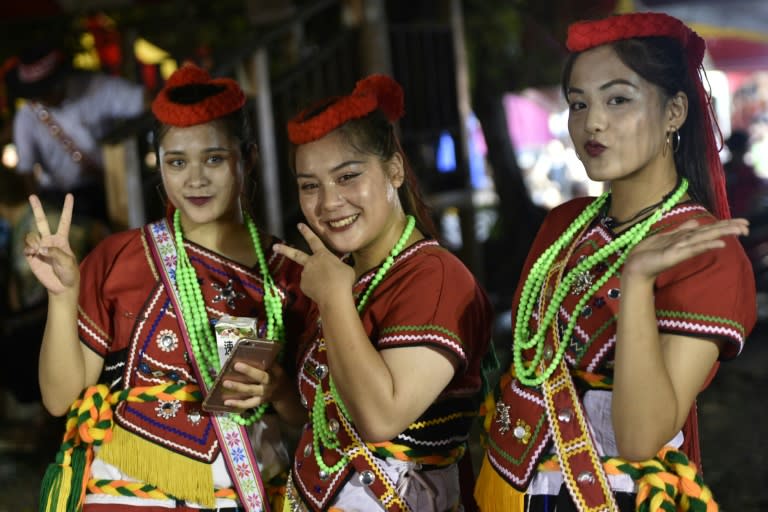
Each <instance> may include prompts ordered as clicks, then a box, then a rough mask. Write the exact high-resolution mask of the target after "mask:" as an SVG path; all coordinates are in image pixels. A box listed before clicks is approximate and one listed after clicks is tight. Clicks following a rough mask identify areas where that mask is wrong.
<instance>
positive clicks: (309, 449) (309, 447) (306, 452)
mask: <svg viewBox="0 0 768 512" xmlns="http://www.w3.org/2000/svg"><path fill="white" fill-rule="evenodd" d="M310 455H312V443H307V445H306V446H305V447H304V456H305V457H309V456H310Z"/></svg>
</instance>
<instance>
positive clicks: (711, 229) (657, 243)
mask: <svg viewBox="0 0 768 512" xmlns="http://www.w3.org/2000/svg"><path fill="white" fill-rule="evenodd" d="M748 233H749V224H748V222H747V221H746V220H744V219H728V220H721V221H718V222H715V223H712V224H706V225H700V224H699V223H698V222H697V221H696V220H690V221H688V222H685V223H684V224H681V225H680V226H679V227H678V228H677V229H675V230H673V231H670V232H668V233H660V234H657V235H654V236H650V237H648V238H646V239H645V240H643V241H642V242H640V243H639V244H637V246H635V248H634V249H632V254H630V256H629V258H628V259H627V262H626V264H625V266H624V269H625V270H624V272H623V273H633V274H636V275H640V276H643V277H645V278H651V279H653V278H655V277H656V276H658V275H659V274H660V273H662V272H664V271H665V270H668V269H670V268H672V267H674V266H675V265H677V264H678V263H681V262H683V261H685V260H687V259H689V258H693V257H694V256H698V255H699V254H702V253H704V252H707V251H711V250H713V249H718V248H721V247H725V242H724V241H723V240H722V238H723V237H726V236H744V235H747V234H748Z"/></svg>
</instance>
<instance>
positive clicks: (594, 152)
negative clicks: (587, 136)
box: [584, 140, 606, 158]
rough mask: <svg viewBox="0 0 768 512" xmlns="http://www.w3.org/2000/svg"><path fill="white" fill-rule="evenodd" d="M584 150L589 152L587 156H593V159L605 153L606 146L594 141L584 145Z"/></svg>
mask: <svg viewBox="0 0 768 512" xmlns="http://www.w3.org/2000/svg"><path fill="white" fill-rule="evenodd" d="M584 149H585V150H586V151H587V154H588V155H589V156H591V157H592V158H594V157H596V156H600V155H601V154H602V153H603V151H605V149H606V148H605V146H603V145H602V144H600V143H599V142H595V141H593V140H591V141H589V142H587V143H586V144H584Z"/></svg>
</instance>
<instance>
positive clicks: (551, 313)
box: [512, 178, 688, 386]
mask: <svg viewBox="0 0 768 512" xmlns="http://www.w3.org/2000/svg"><path fill="white" fill-rule="evenodd" d="M687 190H688V180H687V179H685V178H682V179H681V180H680V184H679V185H678V186H677V187H676V188H675V190H674V191H673V192H672V193H671V194H670V195H669V197H668V198H667V199H666V200H665V201H664V202H663V204H661V206H660V207H659V208H658V209H657V210H656V211H654V212H653V214H651V215H650V216H649V217H647V218H646V219H645V220H643V221H641V222H638V223H637V224H635V225H633V226H632V227H630V228H629V229H627V230H626V231H625V232H623V233H622V234H621V235H619V236H618V237H616V238H615V239H614V240H612V241H611V242H610V243H608V244H606V245H604V246H603V247H601V248H600V249H598V250H597V251H595V252H594V253H593V254H591V255H589V256H587V257H586V258H583V259H582V260H581V261H579V262H578V263H577V264H576V266H575V267H574V268H572V269H571V270H570V271H568V272H567V273H566V274H565V275H564V276H563V279H562V281H561V282H560V283H559V285H558V286H557V287H556V289H555V290H553V294H552V298H551V300H550V302H549V303H548V304H547V307H546V310H545V311H544V313H543V314H542V315H541V316H540V317H539V322H538V324H537V328H536V332H535V333H533V334H532V333H531V332H530V319H531V317H532V315H533V309H534V307H535V306H536V304H537V302H538V301H539V297H540V295H541V294H542V292H543V291H544V290H543V287H544V285H545V281H546V279H547V276H548V275H549V273H550V270H551V269H552V266H553V265H555V263H556V262H557V259H558V256H559V255H560V254H561V252H562V251H563V249H565V248H567V247H568V246H569V244H571V243H576V241H575V240H574V238H575V237H576V236H577V233H580V232H581V230H582V228H584V227H585V226H587V225H588V223H590V222H592V220H593V219H594V218H595V217H596V216H597V215H599V213H600V211H601V210H602V208H603V205H604V204H605V202H606V200H607V199H608V197H609V196H610V192H605V193H603V194H602V195H601V196H600V197H598V198H597V199H595V200H594V201H593V202H592V203H590V204H589V206H587V208H586V209H585V210H584V211H583V212H581V214H580V215H579V216H578V217H577V218H576V220H574V221H573V222H572V223H571V225H570V226H568V229H566V230H565V233H563V234H562V235H561V236H560V237H559V238H558V239H557V240H556V241H555V243H553V244H552V245H551V246H549V247H548V248H547V250H546V251H544V253H543V254H542V255H541V256H539V258H538V259H537V260H536V262H535V263H534V264H533V266H532V267H531V270H530V272H529V273H528V277H527V278H526V280H525V284H524V285H523V290H522V292H521V295H520V303H519V305H518V308H517V316H516V320H515V330H514V338H513V343H512V348H513V350H512V352H513V364H514V369H515V376H516V377H517V379H518V380H519V381H520V382H521V383H522V384H524V385H526V386H539V385H541V384H542V383H543V382H544V381H545V380H547V379H548V378H549V377H550V376H551V375H552V373H554V371H555V369H556V368H557V366H558V365H559V364H560V361H561V360H562V358H563V356H564V355H565V351H566V349H567V348H568V344H569V341H570V339H571V335H572V334H573V330H574V327H575V326H576V321H577V320H578V318H579V315H577V314H572V315H571V316H570V318H569V319H568V323H567V325H566V327H565V329H564V331H563V334H562V336H561V340H560V344H559V345H558V347H557V352H555V353H554V354H553V357H552V360H551V361H550V362H549V364H548V365H547V366H546V367H545V368H542V369H540V368H539V365H540V363H541V359H542V356H543V353H544V344H545V339H546V333H547V330H548V329H549V328H550V327H551V326H552V323H553V322H557V313H558V311H559V310H560V307H561V306H562V304H563V301H564V300H565V297H566V296H567V295H568V293H569V291H570V290H571V287H572V286H573V284H574V282H575V281H576V280H577V279H578V277H579V276H581V275H582V274H583V273H584V272H586V271H588V270H589V269H591V268H592V267H594V266H595V265H597V264H599V263H601V262H603V261H605V260H607V259H608V258H609V257H610V256H611V255H613V254H615V253H617V252H620V255H619V257H618V258H617V259H616V261H614V262H613V263H612V264H611V265H610V266H609V267H608V269H607V270H606V271H605V272H604V273H603V275H602V276H600V278H598V279H597V280H596V282H595V283H593V284H591V285H590V287H589V289H588V290H587V291H586V292H585V293H584V294H583V295H582V296H581V298H580V299H579V301H578V303H577V304H576V307H575V308H574V311H581V310H582V309H583V308H584V306H585V305H586V303H587V301H589V299H590V298H591V297H592V296H593V295H594V294H595V293H596V292H597V290H599V289H600V288H601V287H602V286H603V285H604V284H605V283H606V282H607V281H608V279H609V278H610V277H611V276H612V275H613V274H614V273H615V272H616V271H617V270H618V269H619V268H620V267H621V265H623V263H624V260H626V259H627V257H628V256H629V254H630V252H631V250H632V248H634V247H635V246H636V245H637V244H638V243H640V242H641V241H642V240H643V238H645V236H646V235H647V234H648V231H649V230H650V229H651V226H653V225H654V224H655V223H656V222H658V221H659V219H661V217H662V215H664V214H665V213H666V212H668V211H669V210H670V209H672V208H673V207H674V206H675V205H676V204H677V203H678V202H679V201H680V199H681V198H682V197H683V196H684V195H685V192H686V191H687ZM566 263H567V262H563V264H566ZM530 349H535V352H534V355H533V358H532V359H531V360H530V361H523V352H524V351H526V350H530Z"/></svg>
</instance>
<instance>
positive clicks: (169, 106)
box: [152, 64, 245, 126]
mask: <svg viewBox="0 0 768 512" xmlns="http://www.w3.org/2000/svg"><path fill="white" fill-rule="evenodd" d="M193 84H201V85H203V84H205V85H217V86H220V87H223V90H222V91H221V92H219V93H217V94H214V95H212V96H209V97H207V98H205V99H204V100H202V101H199V102H197V103H192V104H184V103H176V102H174V101H172V100H171V99H170V97H169V92H170V91H172V90H173V89H176V88H179V87H185V86H188V85H193ZM243 105H245V93H243V90H242V89H241V88H240V86H239V85H238V83H237V82H236V81H234V80H232V79H231V78H211V75H209V74H208V72H207V71H206V70H204V69H203V68H201V67H199V66H197V65H195V64H185V65H184V66H182V67H180V68H179V69H177V70H176V71H174V72H173V74H172V75H171V76H170V78H168V81H167V82H166V83H165V86H164V87H163V89H162V90H161V91H160V92H159V93H158V94H157V97H155V99H154V101H153V102H152V113H153V114H155V117H157V119H158V120H159V121H160V122H161V123H164V124H168V125H171V126H193V125H196V124H202V123H207V122H208V121H213V120H214V119H218V118H220V117H223V116H225V115H227V114H231V113H232V112H234V111H236V110H237V109H239V108H241V107H242V106H243Z"/></svg>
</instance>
